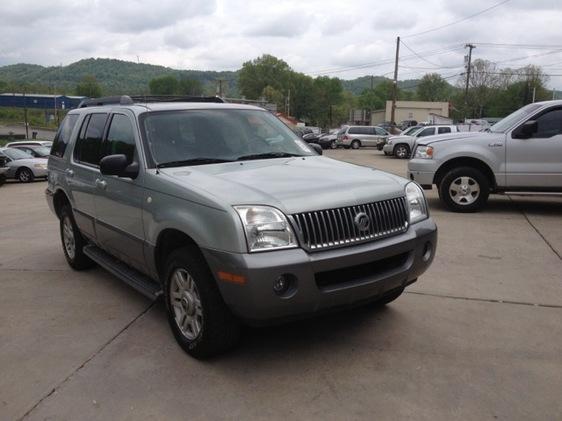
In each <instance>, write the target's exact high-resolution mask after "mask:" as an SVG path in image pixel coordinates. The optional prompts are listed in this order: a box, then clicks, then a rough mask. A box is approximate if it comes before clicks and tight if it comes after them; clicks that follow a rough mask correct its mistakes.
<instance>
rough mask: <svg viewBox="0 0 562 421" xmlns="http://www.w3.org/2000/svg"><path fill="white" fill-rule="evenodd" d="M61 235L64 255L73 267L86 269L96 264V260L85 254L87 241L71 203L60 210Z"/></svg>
mask: <svg viewBox="0 0 562 421" xmlns="http://www.w3.org/2000/svg"><path fill="white" fill-rule="evenodd" d="M60 237H61V243H62V250H63V252H64V257H65V258H66V261H67V262H68V265H69V266H70V267H71V268H72V269H74V270H84V269H88V268H91V267H93V266H95V263H94V261H92V260H91V259H90V258H89V257H88V256H86V255H85V254H84V251H83V249H84V246H85V245H86V244H87V241H86V240H85V239H84V237H83V236H82V234H81V233H80V230H79V229H78V227H77V226H76V222H75V221H74V216H73V215H72V210H71V209H70V206H69V205H65V206H63V207H62V209H61V211H60Z"/></svg>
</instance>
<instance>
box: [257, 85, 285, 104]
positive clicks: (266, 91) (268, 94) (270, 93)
mask: <svg viewBox="0 0 562 421" xmlns="http://www.w3.org/2000/svg"><path fill="white" fill-rule="evenodd" d="M261 96H262V97H264V98H265V99H266V100H267V101H268V102H271V103H273V104H276V105H277V109H278V110H282V109H283V105H284V101H285V96H284V95H283V93H282V92H279V91H278V90H277V89H275V88H274V87H273V86H269V85H267V86H266V87H265V88H263V91H262V93H261Z"/></svg>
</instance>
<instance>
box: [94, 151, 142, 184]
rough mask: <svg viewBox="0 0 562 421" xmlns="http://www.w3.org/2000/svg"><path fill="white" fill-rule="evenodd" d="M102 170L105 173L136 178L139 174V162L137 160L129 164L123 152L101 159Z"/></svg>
mask: <svg viewBox="0 0 562 421" xmlns="http://www.w3.org/2000/svg"><path fill="white" fill-rule="evenodd" d="M100 172H101V173H102V174H103V175H116V176H117V177H123V178H132V179H135V178H137V176H138V175H139V164H137V163H136V162H133V163H131V164H129V162H128V160H127V157H126V156H125V155H123V154H118V155H108V156H106V157H104V158H102V159H101V161H100Z"/></svg>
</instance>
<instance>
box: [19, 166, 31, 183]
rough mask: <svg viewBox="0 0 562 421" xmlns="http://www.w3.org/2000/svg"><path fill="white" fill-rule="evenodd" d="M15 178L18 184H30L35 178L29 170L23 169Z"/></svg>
mask: <svg viewBox="0 0 562 421" xmlns="http://www.w3.org/2000/svg"><path fill="white" fill-rule="evenodd" d="M16 178H17V179H18V180H19V182H20V183H31V182H32V181H33V180H34V179H35V176H34V175H33V171H31V170H30V169H29V168H26V167H23V168H20V169H19V170H18V172H17V174H16Z"/></svg>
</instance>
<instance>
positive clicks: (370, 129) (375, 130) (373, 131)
mask: <svg viewBox="0 0 562 421" xmlns="http://www.w3.org/2000/svg"><path fill="white" fill-rule="evenodd" d="M367 134H372V135H374V134H377V129H375V128H374V127H367Z"/></svg>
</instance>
